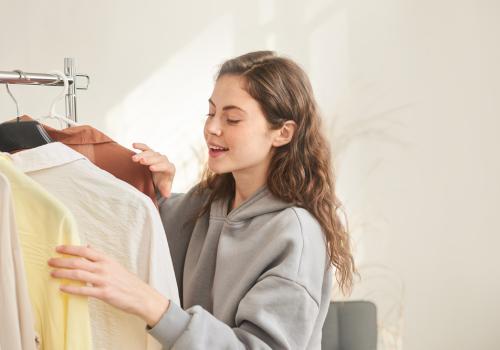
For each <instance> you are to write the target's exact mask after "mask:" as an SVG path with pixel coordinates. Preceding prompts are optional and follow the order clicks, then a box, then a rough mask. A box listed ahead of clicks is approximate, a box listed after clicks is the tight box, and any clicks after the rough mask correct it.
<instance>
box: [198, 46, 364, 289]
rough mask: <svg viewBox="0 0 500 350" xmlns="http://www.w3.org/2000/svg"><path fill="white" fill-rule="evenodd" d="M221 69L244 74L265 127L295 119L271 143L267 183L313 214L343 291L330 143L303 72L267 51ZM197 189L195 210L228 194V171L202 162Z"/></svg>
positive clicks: (343, 244) (343, 242) (344, 239)
mask: <svg viewBox="0 0 500 350" xmlns="http://www.w3.org/2000/svg"><path fill="white" fill-rule="evenodd" d="M224 75H235V76H240V77H244V78H245V79H244V81H245V83H246V86H245V89H246V91H247V92H248V93H249V94H250V95H251V96H252V97H253V98H254V99H255V100H256V101H257V102H258V103H259V104H260V106H261V108H262V110H263V112H264V115H265V117H266V119H267V121H268V123H269V125H270V127H271V129H278V128H280V127H281V126H282V125H283V123H284V122H285V121H287V120H293V121H294V122H295V123H296V124H297V128H296V130H295V134H294V135H293V138H292V140H291V141H290V142H289V143H288V144H286V145H284V146H281V147H277V148H274V149H273V156H272V159H271V163H270V166H269V170H268V176H267V187H268V189H269V191H270V192H271V193H272V194H273V195H274V196H276V197H278V198H280V199H281V200H283V201H286V202H289V203H294V205H296V206H298V207H302V208H305V209H307V210H308V211H309V212H310V213H311V214H312V215H313V216H314V217H315V218H316V220H318V222H319V223H320V225H321V227H322V229H323V232H324V234H325V237H326V242H327V246H328V255H329V260H330V263H331V264H332V265H333V266H335V268H336V278H337V281H338V283H339V285H340V289H341V290H342V291H343V292H344V293H345V294H348V293H349V292H350V290H351V287H352V281H353V274H354V273H355V272H356V269H355V265H354V259H353V256H352V253H351V246H350V241H349V234H348V230H347V223H346V224H345V225H344V224H343V223H342V222H341V220H340V217H339V213H340V211H341V210H340V209H341V203H340V201H339V200H338V199H337V197H336V195H335V181H334V175H333V169H332V164H331V154H330V147H329V144H328V142H327V140H326V138H325V137H324V136H323V133H322V132H321V119H320V116H319V112H318V107H317V104H316V101H315V98H314V95H313V90H312V87H311V83H310V81H309V78H308V77H307V75H306V73H305V72H304V71H303V70H302V69H301V68H300V67H299V66H298V65H297V64H296V63H295V62H294V61H292V60H290V59H288V58H284V57H280V56H277V55H276V54H275V53H274V52H272V51H257V52H250V53H247V54H245V55H242V56H239V57H236V58H233V59H230V60H228V61H226V62H224V63H223V64H222V66H221V67H220V69H219V71H218V73H217V74H216V80H217V79H219V78H220V77H221V76H224ZM197 189H198V191H200V192H202V191H204V190H206V189H209V190H211V191H210V194H209V196H208V200H207V202H205V205H204V206H203V208H202V210H201V213H200V216H201V215H203V213H206V212H207V211H208V210H209V208H210V205H211V204H212V202H213V201H214V200H216V199H218V198H232V196H234V191H235V183H234V178H233V176H232V174H231V173H224V174H216V173H213V172H212V171H210V169H208V166H207V167H206V168H205V170H204V173H203V176H202V179H201V181H200V183H199V184H198V187H197Z"/></svg>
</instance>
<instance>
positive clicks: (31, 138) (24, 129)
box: [0, 70, 52, 152]
mask: <svg viewBox="0 0 500 350" xmlns="http://www.w3.org/2000/svg"><path fill="white" fill-rule="evenodd" d="M15 72H17V73H18V74H19V78H24V79H26V80H28V79H27V78H26V75H25V74H24V73H23V72H22V71H19V70H16V71H15ZM6 89H7V93H8V94H9V96H10V97H11V98H12V100H13V101H14V103H15V104H16V113H17V118H16V120H15V121H9V122H5V123H2V124H0V151H2V152H12V151H17V150H23V149H29V148H34V147H38V146H42V145H45V144H47V143H50V142H52V140H51V138H50V136H49V135H48V134H47V132H46V131H45V130H44V129H43V127H42V125H40V123H38V122H37V121H35V120H33V121H21V120H20V119H19V118H20V116H21V114H20V111H19V103H18V102H17V99H16V98H15V97H14V95H13V94H12V92H11V91H10V88H9V84H6Z"/></svg>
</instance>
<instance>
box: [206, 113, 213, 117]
mask: <svg viewBox="0 0 500 350" xmlns="http://www.w3.org/2000/svg"><path fill="white" fill-rule="evenodd" d="M214 115H215V113H208V114H207V115H206V116H207V117H213V116H214Z"/></svg>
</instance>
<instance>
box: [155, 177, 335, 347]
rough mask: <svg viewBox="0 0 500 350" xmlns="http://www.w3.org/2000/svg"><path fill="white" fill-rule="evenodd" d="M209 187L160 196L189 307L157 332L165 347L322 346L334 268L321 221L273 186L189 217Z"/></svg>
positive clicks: (167, 317)
mask: <svg viewBox="0 0 500 350" xmlns="http://www.w3.org/2000/svg"><path fill="white" fill-rule="evenodd" d="M206 194H207V193H205V194H201V195H200V194H195V193H194V191H193V190H191V191H190V192H189V193H187V194H173V195H172V196H171V197H170V198H168V200H167V199H165V198H162V199H161V200H160V201H159V204H160V213H161V216H162V220H163V225H164V227H165V231H166V233H167V238H168V243H169V245H170V250H171V255H172V260H173V265H174V269H175V273H176V277H177V282H178V284H179V294H180V296H181V304H182V308H181V307H180V306H178V305H176V304H174V303H170V306H169V308H168V309H167V311H166V312H165V313H164V315H163V316H162V318H161V319H160V321H159V322H158V324H157V325H156V326H155V327H153V328H152V329H150V330H149V332H150V333H151V334H152V335H153V336H154V337H155V338H156V339H157V340H158V341H159V342H160V343H161V344H162V345H163V347H164V348H165V349H170V348H172V349H321V330H322V326H323V322H324V320H325V317H326V312H327V310H328V306H329V303H330V296H331V291H332V278H333V272H332V268H330V267H329V264H328V255H327V251H326V245H325V238H324V234H323V232H322V230H321V227H320V225H319V223H318V221H317V220H316V219H315V218H314V217H313V216H312V215H311V214H310V213H309V212H308V211H307V210H305V209H302V208H298V207H294V206H293V205H292V204H289V203H285V202H283V201H281V200H279V199H278V198H276V197H275V196H273V195H272V194H271V193H270V192H269V191H268V189H267V188H266V187H265V186H264V187H262V188H260V189H259V190H258V191H257V192H256V193H255V194H253V195H252V196H251V197H250V198H248V199H247V200H246V201H245V202H243V203H242V204H241V205H240V206H239V207H238V208H236V209H234V210H233V211H231V212H230V213H229V214H227V211H228V200H216V201H214V202H213V203H212V206H211V208H210V214H209V215H208V213H207V214H205V215H204V216H202V217H201V218H198V219H195V220H190V219H191V218H192V217H193V216H195V215H196V213H197V212H199V210H200V208H201V206H202V204H203V202H204V200H205V199H206Z"/></svg>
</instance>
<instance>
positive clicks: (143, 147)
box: [132, 142, 151, 151]
mask: <svg viewBox="0 0 500 350" xmlns="http://www.w3.org/2000/svg"><path fill="white" fill-rule="evenodd" d="M132 147H134V148H135V149H138V150H140V151H150V150H151V148H150V147H149V146H148V145H146V144H145V143H139V142H135V143H133V144H132Z"/></svg>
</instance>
